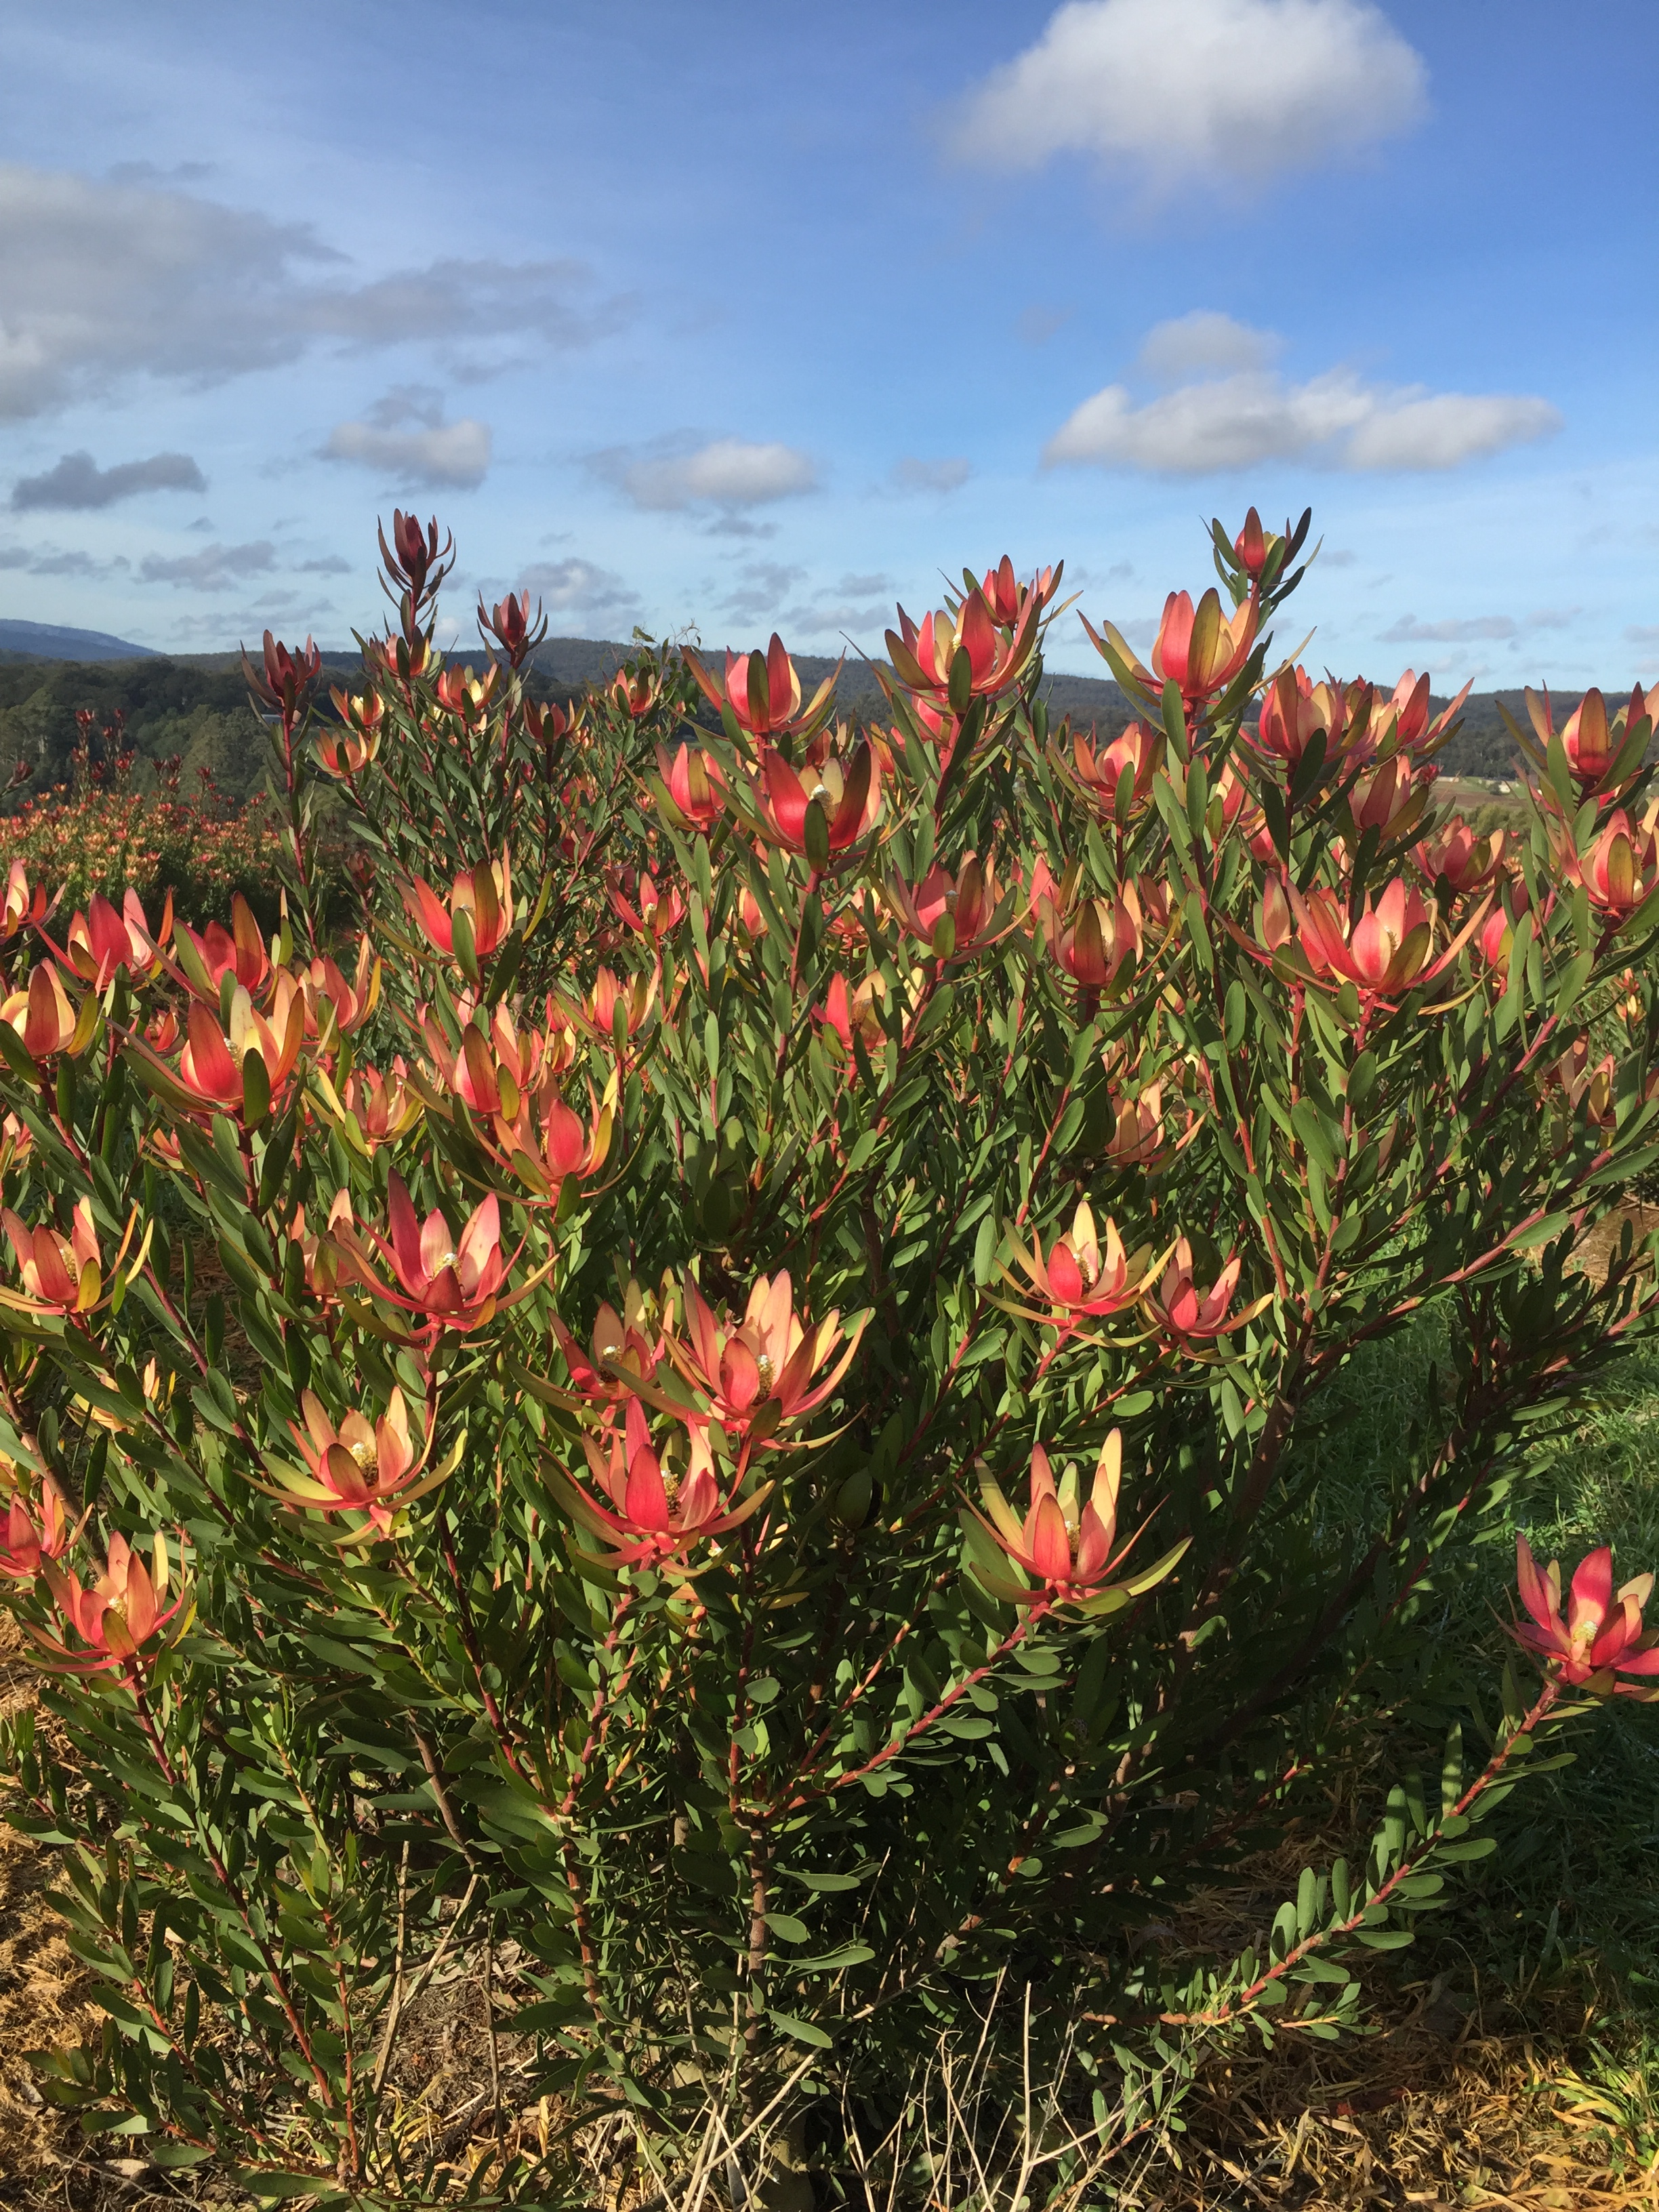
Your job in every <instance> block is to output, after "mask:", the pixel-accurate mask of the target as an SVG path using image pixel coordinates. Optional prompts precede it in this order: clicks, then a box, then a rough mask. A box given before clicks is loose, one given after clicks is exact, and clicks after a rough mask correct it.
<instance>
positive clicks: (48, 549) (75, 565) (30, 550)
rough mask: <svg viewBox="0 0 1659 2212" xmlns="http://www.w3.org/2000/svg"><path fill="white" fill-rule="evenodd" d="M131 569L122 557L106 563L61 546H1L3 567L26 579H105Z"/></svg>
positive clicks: (129, 564) (118, 555)
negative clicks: (43, 577) (17, 571)
mask: <svg viewBox="0 0 1659 2212" xmlns="http://www.w3.org/2000/svg"><path fill="white" fill-rule="evenodd" d="M0 568H11V569H17V570H20V571H21V573H22V574H24V575H26V576H74V577H80V578H87V579H90V578H97V579H99V580H103V579H105V578H107V577H111V576H118V575H121V574H125V572H126V571H127V570H128V569H129V568H131V562H129V561H127V560H126V559H125V556H123V555H121V554H116V555H115V556H113V557H112V559H110V560H107V561H100V560H98V559H97V558H96V557H95V556H94V555H92V554H90V553H87V552H83V551H82V550H79V549H78V548H74V547H66V546H62V545H4V546H0Z"/></svg>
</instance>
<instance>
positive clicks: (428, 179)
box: [0, 0, 1659, 688]
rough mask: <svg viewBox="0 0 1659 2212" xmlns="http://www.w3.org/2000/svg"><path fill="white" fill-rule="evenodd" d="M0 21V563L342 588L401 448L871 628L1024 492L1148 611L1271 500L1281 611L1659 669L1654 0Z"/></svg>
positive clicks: (281, 618) (477, 495)
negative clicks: (1311, 540)
mask: <svg viewBox="0 0 1659 2212" xmlns="http://www.w3.org/2000/svg"><path fill="white" fill-rule="evenodd" d="M7 49H8V51H7V63H8V66H7V69H6V71H5V73H4V76H3V79H0V125H3V135H0V613H3V614H9V615H12V616H20V617H29V618H32V619H34V620H39V621H47V622H58V623H73V624H76V625H80V626H83V627H88V628H94V629H106V630H113V631H115V632H118V634H120V635H125V636H128V637H131V638H135V639H137V640H139V641H143V642H145V643H148V644H152V645H155V646H159V647H176V648H179V649H185V650H191V649H195V650H209V649H213V648H216V647H223V646H226V645H228V644H231V643H234V641H235V640H236V639H237V638H238V637H240V636H248V635H255V634H257V633H258V631H259V630H261V629H264V627H265V626H266V624H267V623H270V625H271V626H272V627H274V628H275V629H277V630H278V632H279V634H283V635H289V634H292V635H302V634H303V633H304V632H305V631H306V630H307V629H311V630H313V631H314V632H315V633H316V635H318V636H319V638H321V639H323V640H324V641H327V642H339V641H343V640H344V638H345V637H346V635H347V634H348V631H349V628H350V626H351V625H352V624H354V623H356V624H357V625H358V626H359V627H362V626H364V625H365V624H367V623H371V622H373V621H374V620H375V619H376V595H375V592H374V582H373V561H374V552H373V549H374V520H375V516H376V514H377V513H381V514H388V515H389V513H390V510H391V508H392V506H393V505H394V504H398V505H403V506H405V507H408V506H410V505H414V506H415V507H417V508H418V509H419V510H420V511H421V513H422V514H423V515H424V514H427V513H432V512H436V513H439V514H440V515H441V517H442V518H443V520H445V522H446V523H447V524H448V525H450V526H453V529H454V532H455V534H456V538H457V542H458V546H459V554H460V571H459V574H460V576H461V578H462V580H463V581H464V583H465V586H466V587H467V589H468V590H469V591H470V590H471V589H473V588H475V587H476V588H478V589H482V590H483V591H485V592H489V593H490V594H492V595H493V594H495V593H498V592H501V591H502V590H505V589H506V588H507V587H508V586H516V585H519V584H521V583H528V584H529V585H530V586H532V588H533V589H535V590H537V591H538V592H539V593H540V594H541V596H542V597H543V599H544V600H545V602H546V605H547V607H548V611H549V614H550V619H551V622H552V627H553V629H554V630H555V631H556V632H563V633H568V634H577V635H611V636H616V635H623V636H625V635H627V634H628V631H629V629H630V628H631V626H632V625H633V624H634V623H635V622H638V623H643V624H645V625H646V626H647V627H649V628H651V629H654V630H657V631H678V630H680V629H684V628H685V627H687V626H695V627H696V629H697V630H698V631H699V632H700V634H701V635H702V638H703V639H704V641H706V642H708V643H711V644H725V643H730V644H732V645H734V646H738V647H745V646H747V645H749V644H750V643H751V642H755V641H763V639H764V637H765V635H766V634H767V632H768V631H769V629H771V628H772V627H773V626H774V624H777V625H779V626H781V628H782V629H783V631H784V634H785V636H786V638H787V640H788V641H790V643H791V644H793V645H794V646H795V647H798V648H799V649H800V650H804V651H817V652H824V651H835V650H839V649H840V648H841V646H842V643H843V641H844V640H845V639H848V638H850V639H851V640H852V641H853V642H854V645H855V646H857V647H863V648H866V649H868V650H872V651H879V650H880V639H881V632H882V629H884V626H885V625H886V623H888V622H889V621H890V619H891V612H890V610H891V606H892V603H893V601H894V600H895V599H902V600H903V601H904V602H905V604H906V605H908V606H909V607H910V609H911V610H912V611H913V612H917V613H919V612H920V611H921V609H922V608H923V607H924V606H925V605H927V604H931V603H932V600H933V597H934V596H936V592H937V588H938V586H939V580H940V574H941V572H945V573H955V574H959V572H960V569H961V568H962V566H963V563H964V562H971V563H973V564H974V565H975V566H976V567H983V566H984V565H986V564H987V563H988V562H991V561H994V560H995V559H996V558H998V557H999V556H1000V555H1001V554H1002V553H1003V552H1004V551H1008V552H1011V553H1012V555H1013V557H1014V560H1015V562H1016V563H1017V564H1018V565H1019V566H1020V567H1022V568H1027V569H1029V568H1033V567H1035V566H1036V565H1037V564H1038V563H1039V562H1048V561H1052V560H1055V559H1059V558H1060V557H1062V556H1063V557H1064V558H1065V560H1066V573H1067V580H1068V582H1070V583H1074V584H1076V585H1077V586H1079V587H1080V588H1081V589H1082V590H1083V592H1084V593H1085V598H1084V605H1085V610H1086V611H1087V612H1088V613H1089V614H1090V616H1091V617H1092V618H1095V619H1096V620H1098V619H1099V618H1101V617H1110V618H1111V619H1113V620H1115V621H1116V622H1117V623H1119V624H1120V626H1121V627H1122V628H1124V629H1126V630H1127V632H1128V634H1129V635H1130V636H1131V637H1132V638H1136V639H1137V640H1139V639H1140V638H1142V637H1144V636H1146V635H1147V631H1146V625H1147V624H1149V623H1151V621H1152V618H1153V617H1155V616H1156V614H1157V611H1158V608H1159V607H1160V606H1161V605H1162V601H1163V597H1164V592H1165V591H1166V590H1168V589H1170V588H1171V587H1174V586H1181V585H1183V584H1184V585H1188V586H1193V587H1194V588H1196V587H1197V586H1200V585H1201V584H1202V582H1203V581H1204V580H1205V579H1206V566H1207V564H1206V552H1205V548H1204V544H1203V542H1202V538H1201V523H1202V521H1203V520H1206V519H1207V518H1208V517H1209V516H1210V515H1211V514H1212V513H1220V514H1222V515H1223V516H1224V517H1225V518H1226V519H1227V520H1229V522H1230V524H1231V525H1235V526H1236V524H1237V521H1238V520H1240V519H1242V516H1243V511H1244V508H1245V507H1246V506H1247V505H1249V503H1250V502H1251V501H1255V502H1256V503H1257V504H1258V505H1259V506H1260V507H1261V510H1262V513H1263V514H1264V516H1265V517H1266V519H1267V520H1268V521H1269V523H1272V522H1274V521H1276V520H1282V519H1283V517H1284V515H1285V513H1286V512H1287V511H1290V512H1299V511H1300V509H1301V507H1303V506H1304V504H1308V503H1311V504H1312V506H1313V507H1314V511H1315V517H1316V529H1318V530H1319V531H1322V532H1323V535H1324V539H1325V548H1326V550H1325V553H1324V555H1323V556H1322V560H1321V562H1320V563H1319V565H1318V567H1317V568H1316V570H1315V572H1314V574H1313V575H1312V576H1311V577H1310V580H1309V583H1308V585H1307V586H1305V587H1304V593H1303V595H1302V599H1301V601H1300V602H1299V603H1298V607H1297V615H1298V619H1299V623H1300V629H1305V628H1307V627H1309V626H1310V625H1312V624H1314V623H1317V625H1318V629H1317V635H1316V638H1315V640H1314V642H1313V644H1312V646H1311V647H1310V650H1309V655H1308V657H1309V658H1310V659H1312V660H1314V661H1316V662H1318V663H1321V664H1326V665H1331V666H1332V667H1334V668H1335V669H1337V670H1338V671H1341V672H1346V673H1352V672H1356V671H1364V672H1365V673H1367V674H1370V675H1372V676H1375V677H1385V676H1386V677H1389V678H1390V679H1391V678H1392V677H1393V675H1394V674H1395V673H1396V672H1397V671H1398V669H1399V668H1400V667H1401V666H1402V665H1407V664H1410V665H1414V666H1417V667H1422V666H1424V665H1428V666H1431V668H1433V669H1434V671H1436V676H1437V688H1440V685H1441V681H1442V679H1443V681H1444V684H1445V687H1446V688H1450V686H1451V685H1452V684H1455V682H1459V681H1462V679H1463V678H1465V677H1468V676H1473V677H1474V678H1475V680H1476V681H1477V683H1480V684H1514V683H1520V682H1524V681H1535V680H1537V679H1539V678H1547V679H1549V680H1551V681H1553V682H1556V683H1558V684H1564V685H1565V684H1571V683H1573V682H1581V683H1582V682H1584V681H1590V680H1597V681H1601V682H1603V683H1607V684H1620V683H1621V682H1622V683H1626V684H1627V683H1629V682H1630V681H1631V680H1632V678H1634V677H1636V676H1637V675H1638V674H1639V675H1641V676H1643V677H1644V678H1646V679H1647V680H1648V681H1649V682H1651V681H1652V680H1653V679H1654V678H1655V676H1656V673H1659V591H1656V589H1655V588H1654V580H1655V578H1656V574H1659V436H1656V431H1655V428H1654V414H1655V410H1654V404H1653V403H1654V391H1655V376H1654V372H1653V369H1652V367H1651V362H1652V359H1653V356H1654V342H1655V337H1656V334H1659V333H1656V310H1655V284H1654V279H1655V275H1656V268H1655V263H1656V235H1659V233H1656V216H1659V190H1656V186H1659V145H1656V142H1655V139H1654V135H1653V133H1652V132H1651V131H1650V130H1649V129H1648V127H1647V125H1646V122H1645V117H1646V112H1647V106H1648V98H1649V88H1650V86H1651V83H1652V81H1653V74H1654V68H1655V64H1656V62H1659V15H1656V14H1655V12H1654V10H1653V9H1652V8H1651V5H1650V4H1647V0H1624V3H1623V4H1621V0H1607V3H1606V4H1600V5H1595V6H1591V7H1587V8H1581V9H1571V10H1568V9H1561V8H1559V6H1555V5H1550V4H1544V0H1456V4H1455V5H1452V6H1447V5H1446V4H1444V0H1440V4H1438V5H1434V6H1431V5H1427V4H1415V0H1413V4H1407V0H1389V4H1388V5H1386V6H1383V7H1373V6H1370V5H1366V4H1362V0H1072V4H1071V5H1069V6H1066V7H1063V8H1061V9H1059V10H1057V11H1056V10H1055V9H1052V8H1049V7H1047V6H1043V5H1030V6H1028V5H1022V4H1017V3H1016V0H1004V4H1001V5H998V6H991V5H987V4H981V0H953V4H951V5H949V6H945V5H943V4H935V0H911V4H910V5H909V6H908V8H904V9H894V8H893V7H892V6H891V4H890V0H843V4H842V6H840V7H839V8H837V9H821V8H817V7H811V8H808V7H804V6H799V5H794V4H779V0H771V4H766V5H762V4H750V0H703V4H700V5H698V6H696V7H695V8H694V7H690V6H687V5H665V4H662V0H605V4H602V5H601V4H586V0H583V4H565V5H548V4H545V3H544V4H542V5H526V4H510V0H469V4H468V5H467V6H465V8H462V7H459V6H452V5H448V4H445V0H410V4H407V5H400V6H399V7H398V8H396V9H392V8H380V7H364V6H356V7H354V6H351V5H349V4H348V5H345V6H342V5H340V4H339V0H336V4H334V5H332V6H330V7H322V6H316V7H313V6H310V5H292V4H290V5H284V6H281V7H279V8H277V9H262V10H258V11H256V10H252V9H227V8H225V7H224V6H223V5H222V0H221V4H218V5H216V6H213V7H206V6H203V7H197V6H194V5H188V4H167V0H156V4H152V5H150V6H149V7H147V8H145V9H142V10H139V9H133V8H131V6H130V5H112V6H101V7H100V6H99V5H96V4H93V5H87V4H84V0H83V4H82V5H80V6H77V7H76V9H74V10H68V9H64V8H63V7H62V6H61V5H60V4H59V5H52V6H46V5H44V4H36V0H12V5H11V6H10V8H9V9H8V40H7ZM456 602H457V603H456V605H455V606H454V608H453V612H454V613H455V614H456V615H458V616H459V615H461V613H462V607H461V605H460V595H459V593H457V594H456ZM1073 619H1074V618H1072V617H1068V618H1067V623H1068V625H1069V623H1070V621H1071V620H1073ZM1300 629H1298V635H1300ZM1062 637H1063V641H1062V639H1057V640H1056V641H1055V649H1054V651H1053V652H1051V655H1050V658H1051V660H1052V661H1053V662H1054V663H1055V664H1056V665H1063V666H1071V667H1074V668H1078V669H1087V668H1092V667H1097V666H1098V663H1097V662H1095V661H1094V659H1093V657H1092V654H1091V652H1090V650H1089V648H1088V647H1087V644H1086V641H1084V640H1083V636H1082V632H1081V630H1080V629H1079V630H1078V631H1077V632H1076V636H1075V640H1073V638H1072V636H1071V635H1070V632H1069V628H1068V627H1067V628H1066V629H1065V630H1064V631H1063V633H1062ZM1285 642H1286V643H1289V642H1291V640H1289V639H1288V638H1287V639H1286V640H1285Z"/></svg>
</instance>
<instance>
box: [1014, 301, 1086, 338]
mask: <svg viewBox="0 0 1659 2212" xmlns="http://www.w3.org/2000/svg"><path fill="white" fill-rule="evenodd" d="M1071 319H1072V310H1071V308H1069V307H1038V306H1036V305H1033V306H1031V307H1022V308H1021V309H1020V312H1019V319H1018V321H1017V322H1016V323H1015V325H1014V328H1015V329H1016V331H1018V333H1019V337H1020V342H1021V343H1022V344H1024V345H1028V346H1042V345H1047V344H1048V341H1049V339H1050V338H1051V337H1053V336H1054V332H1055V331H1059V330H1063V329H1064V328H1065V326H1066V324H1067V323H1069V322H1070V321H1071Z"/></svg>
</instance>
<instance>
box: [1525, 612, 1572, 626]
mask: <svg viewBox="0 0 1659 2212" xmlns="http://www.w3.org/2000/svg"><path fill="white" fill-rule="evenodd" d="M1582 613H1583V608H1582V607H1534V609H1533V611H1532V612H1531V613H1530V614H1529V615H1528V617H1527V628H1528V629H1570V628H1571V625H1572V624H1573V623H1575V622H1577V619H1578V617H1579V616H1580V615H1581V614H1582Z"/></svg>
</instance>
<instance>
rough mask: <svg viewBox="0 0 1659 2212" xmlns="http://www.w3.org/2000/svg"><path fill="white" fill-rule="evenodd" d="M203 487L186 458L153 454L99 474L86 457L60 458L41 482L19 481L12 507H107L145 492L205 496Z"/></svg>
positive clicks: (67, 455)
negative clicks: (174, 492)
mask: <svg viewBox="0 0 1659 2212" xmlns="http://www.w3.org/2000/svg"><path fill="white" fill-rule="evenodd" d="M206 489H207V481H206V479H205V477H204V476H203V474H202V471H201V470H200V469H199V468H197V465H196V463H195V462H194V461H193V460H192V459H191V457H190V455H189V454H188V453H152V454H151V455H150V457H149V459H148V460H144V461H118V462H117V463H116V464H115V465H114V467H113V468H109V469H100V467H99V465H98V464H97V462H96V461H94V459H93V458H92V455H91V454H90V453H84V452H82V453H65V454H64V457H63V459H62V460H60V461H59V462H58V465H57V466H56V467H55V468H50V469H48V470H47V471H46V473H45V474H44V475H43V476H38V477H19V478H18V479H17V482H16V483H15V484H14V485H13V486H12V488H11V503H12V506H13V507H14V508H15V509H16V510H17V511H18V512H20V513H21V512H22V511H23V510H25V509H26V508H28V507H66V508H67V507H112V506H113V505H114V503H115V501H117V500H118V499H132V498H134V497H136V496H137V494H138V493H140V492H145V491H205V490H206Z"/></svg>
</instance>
